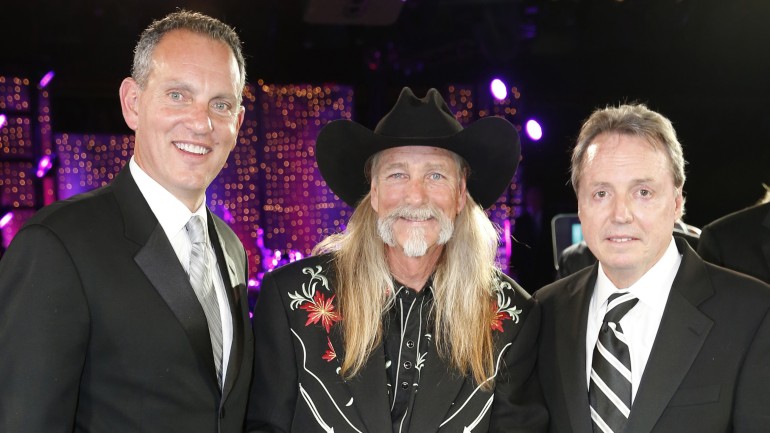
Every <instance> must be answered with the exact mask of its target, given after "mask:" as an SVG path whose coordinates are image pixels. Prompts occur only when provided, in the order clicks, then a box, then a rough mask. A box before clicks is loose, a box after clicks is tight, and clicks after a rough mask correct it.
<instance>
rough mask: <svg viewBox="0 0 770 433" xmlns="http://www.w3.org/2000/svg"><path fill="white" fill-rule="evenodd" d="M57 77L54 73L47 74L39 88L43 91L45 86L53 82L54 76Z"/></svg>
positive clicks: (41, 80)
mask: <svg viewBox="0 0 770 433" xmlns="http://www.w3.org/2000/svg"><path fill="white" fill-rule="evenodd" d="M54 75H56V74H54V73H53V71H48V72H46V74H45V75H43V78H41V79H40V83H38V86H40V88H41V89H45V86H47V85H48V83H50V82H51V80H53V76H54Z"/></svg>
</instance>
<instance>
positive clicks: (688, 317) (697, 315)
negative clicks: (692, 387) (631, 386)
mask: <svg viewBox="0 0 770 433" xmlns="http://www.w3.org/2000/svg"><path fill="white" fill-rule="evenodd" d="M712 325H713V322H712V321H711V319H709V318H708V317H706V316H705V315H704V314H703V313H701V312H700V311H699V310H698V309H697V308H696V307H694V306H693V305H692V304H690V303H689V302H688V301H686V300H685V299H684V298H683V297H682V296H681V295H680V294H679V293H674V292H672V294H671V296H670V297H669V299H668V304H667V305H666V311H665V312H664V314H663V319H662V320H661V322H660V328H658V335H657V337H656V338H655V343H654V345H653V348H652V352H651V353H650V359H649V361H647V367H646V368H645V370H644V375H643V376H642V382H641V384H640V386H639V391H638V392H637V395H636V399H635V400H634V405H633V406H632V408H631V416H630V417H629V419H628V425H627V426H626V432H628V433H633V432H648V431H651V430H652V427H653V426H654V425H655V423H656V422H657V421H658V418H660V416H661V415H662V414H663V411H664V410H665V409H666V406H668V402H669V401H670V400H671V398H672V397H673V396H674V393H676V390H677V389H678V388H679V385H680V384H681V383H682V380H683V379H684V377H685V375H686V374H687V372H688V371H689V370H690V366H691V365H692V363H693V362H694V361H695V358H696V357H697V356H698V352H700V349H701V347H702V346H703V342H704V341H705V340H706V337H707V336H708V334H709V331H710V330H711V326H712Z"/></svg>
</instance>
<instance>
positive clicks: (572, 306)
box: [555, 265, 599, 433]
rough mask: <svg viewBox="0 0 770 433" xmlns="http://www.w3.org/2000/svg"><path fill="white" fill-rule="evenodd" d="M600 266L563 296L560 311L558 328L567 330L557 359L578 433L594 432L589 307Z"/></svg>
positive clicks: (558, 346)
mask: <svg viewBox="0 0 770 433" xmlns="http://www.w3.org/2000/svg"><path fill="white" fill-rule="evenodd" d="M598 269H599V267H598V265H594V266H593V271H591V272H589V273H586V275H585V277H583V278H580V279H577V280H576V281H575V282H573V283H572V286H571V287H568V288H566V289H567V290H569V291H570V296H569V297H566V298H563V299H564V300H563V301H562V302H564V304H562V305H560V306H559V308H558V309H557V310H556V311H557V313H556V318H555V320H556V324H555V329H560V330H564V331H565V332H561V333H558V334H557V335H556V339H557V341H556V358H557V359H558V363H559V371H561V373H562V384H563V386H564V401H565V404H566V406H567V412H568V413H569V417H570V424H571V425H572V426H573V427H574V428H575V430H574V431H575V432H576V433H591V432H592V431H593V428H592V426H591V415H590V411H589V409H588V408H589V403H588V388H587V387H586V380H587V378H586V357H585V351H586V325H587V323H588V307H589V305H590V302H591V295H592V294H593V291H594V286H595V285H596V275H597V272H598Z"/></svg>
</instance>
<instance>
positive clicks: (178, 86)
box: [165, 80, 238, 101]
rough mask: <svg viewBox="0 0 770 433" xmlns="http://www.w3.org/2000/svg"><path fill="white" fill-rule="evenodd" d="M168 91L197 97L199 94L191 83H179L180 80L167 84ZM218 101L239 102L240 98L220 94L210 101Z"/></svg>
mask: <svg viewBox="0 0 770 433" xmlns="http://www.w3.org/2000/svg"><path fill="white" fill-rule="evenodd" d="M165 89H166V91H168V90H174V89H178V90H183V91H185V92H188V93H191V94H194V95H197V94H198V92H196V90H195V88H194V87H193V86H191V85H190V84H189V83H187V82H184V81H178V80H171V81H169V82H167V83H166V84H165ZM217 99H220V100H221V99H223V100H227V101H238V98H237V97H236V96H235V95H234V94H228V93H218V94H215V95H214V96H213V97H211V98H210V99H209V100H210V101H213V100H217Z"/></svg>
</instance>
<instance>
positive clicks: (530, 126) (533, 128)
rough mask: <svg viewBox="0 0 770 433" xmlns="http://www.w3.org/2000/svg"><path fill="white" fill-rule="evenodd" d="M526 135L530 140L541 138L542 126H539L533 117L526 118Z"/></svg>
mask: <svg viewBox="0 0 770 433" xmlns="http://www.w3.org/2000/svg"><path fill="white" fill-rule="evenodd" d="M526 128H527V135H528V136H529V138H531V139H532V141H538V140H540V139H541V138H543V128H542V127H540V124H539V123H537V120H535V119H529V120H527V125H526Z"/></svg>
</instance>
